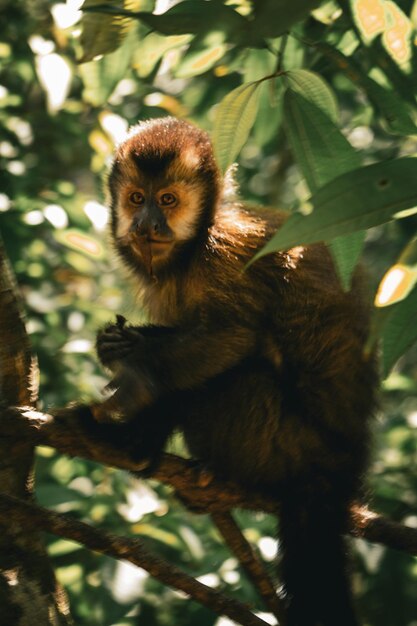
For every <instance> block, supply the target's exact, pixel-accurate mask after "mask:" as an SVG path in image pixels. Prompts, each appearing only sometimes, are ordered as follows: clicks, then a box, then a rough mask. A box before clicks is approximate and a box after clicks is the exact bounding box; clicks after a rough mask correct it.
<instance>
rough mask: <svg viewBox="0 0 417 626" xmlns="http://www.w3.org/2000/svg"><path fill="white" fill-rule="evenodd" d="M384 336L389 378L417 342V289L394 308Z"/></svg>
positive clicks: (385, 360)
mask: <svg viewBox="0 0 417 626" xmlns="http://www.w3.org/2000/svg"><path fill="white" fill-rule="evenodd" d="M392 309H393V310H392V313H391V315H389V317H388V319H387V321H386V323H385V326H384V331H383V335H382V354H383V358H382V365H383V372H384V376H387V375H388V374H389V372H390V370H391V368H392V367H393V365H394V364H395V363H396V361H397V360H398V359H399V358H400V357H401V356H402V355H403V354H404V352H405V351H406V350H407V349H408V348H409V347H410V346H411V345H412V344H413V343H414V342H415V341H416V340H417V323H416V320H417V287H414V289H413V291H412V292H411V293H410V294H409V296H408V297H407V298H406V299H405V300H402V301H401V302H399V303H398V304H396V305H394V307H392Z"/></svg>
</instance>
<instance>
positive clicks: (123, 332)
mask: <svg viewBox="0 0 417 626" xmlns="http://www.w3.org/2000/svg"><path fill="white" fill-rule="evenodd" d="M116 319H117V321H116V324H108V325H107V326H105V328H104V329H103V330H102V331H100V332H99V333H98V335H97V339H96V350H97V355H98V358H99V359H100V362H101V363H102V364H103V365H104V366H105V367H107V368H109V369H110V370H112V371H114V370H115V369H116V370H117V369H119V366H120V363H121V362H122V363H125V364H129V361H130V357H131V356H132V354H133V353H134V352H136V351H138V350H140V348H141V345H140V344H141V343H143V337H142V335H141V333H140V328H138V327H135V326H126V320H125V318H124V317H122V316H121V315H118V316H117V318H116Z"/></svg>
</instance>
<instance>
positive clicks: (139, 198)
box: [129, 191, 145, 206]
mask: <svg viewBox="0 0 417 626" xmlns="http://www.w3.org/2000/svg"><path fill="white" fill-rule="evenodd" d="M129 200H130V202H132V203H133V204H137V205H138V206H140V205H142V204H143V203H144V202H145V196H144V195H143V193H140V191H134V192H133V193H131V194H130V196H129Z"/></svg>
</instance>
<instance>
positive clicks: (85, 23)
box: [80, 0, 129, 63]
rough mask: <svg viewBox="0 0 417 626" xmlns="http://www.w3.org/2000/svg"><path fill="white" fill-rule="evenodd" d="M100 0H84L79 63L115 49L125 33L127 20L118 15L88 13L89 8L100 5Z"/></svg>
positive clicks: (101, 2)
mask: <svg viewBox="0 0 417 626" xmlns="http://www.w3.org/2000/svg"><path fill="white" fill-rule="evenodd" d="M102 5H103V1H102V0H85V2H84V5H83V7H82V8H83V10H85V9H87V11H86V12H85V13H84V14H83V16H82V19H81V27H82V31H81V37H80V43H81V46H82V49H83V55H82V58H81V59H80V63H85V62H86V61H92V60H93V59H94V58H95V57H97V56H99V55H102V54H107V53H108V52H113V51H114V50H116V49H117V48H118V47H119V46H120V44H121V42H122V41H123V39H124V37H125V36H126V34H127V28H128V24H129V21H128V20H126V19H124V18H122V17H121V16H119V15H109V14H103V13H94V12H92V13H90V12H88V10H89V9H94V8H97V7H98V6H102Z"/></svg>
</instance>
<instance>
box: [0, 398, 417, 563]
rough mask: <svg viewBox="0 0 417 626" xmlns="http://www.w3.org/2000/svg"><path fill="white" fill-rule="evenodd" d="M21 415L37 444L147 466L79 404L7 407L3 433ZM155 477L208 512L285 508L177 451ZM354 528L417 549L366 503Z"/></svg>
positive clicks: (410, 531)
mask: <svg viewBox="0 0 417 626" xmlns="http://www.w3.org/2000/svg"><path fill="white" fill-rule="evenodd" d="M15 420H20V429H19V435H20V436H21V437H22V438H23V439H29V440H30V441H31V442H32V443H33V445H40V444H43V445H49V446H52V447H54V448H56V449H57V450H59V451H60V452H62V453H64V454H69V455H70V456H81V457H84V458H87V459H90V460H93V461H97V462H98V463H102V464H104V465H111V466H113V467H117V468H120V469H125V470H129V471H131V472H140V471H141V470H143V464H141V463H137V462H135V461H133V460H132V459H129V458H128V457H127V455H126V453H125V451H123V450H117V449H116V448H114V447H113V446H112V445H111V444H110V443H104V442H102V441H99V440H97V439H94V438H92V437H91V436H90V435H89V434H88V433H87V431H86V429H85V428H83V424H82V421H81V420H79V419H78V415H77V411H76V409H75V408H68V409H62V410H59V411H54V414H45V413H40V412H38V411H34V410H33V409H30V408H26V409H24V408H9V409H5V410H4V411H3V413H2V415H1V431H2V433H3V434H7V433H10V434H12V433H15V432H16V430H15V428H16V426H15V424H16V421H15ZM13 425H14V426H13ZM152 477H153V478H155V479H156V480H159V481H161V482H163V483H166V484H168V485H171V486H172V487H173V488H174V489H175V491H176V492H177V493H178V495H179V497H180V498H181V499H182V500H183V501H184V502H187V503H189V504H190V506H191V508H196V509H199V510H200V511H204V512H206V513H225V512H228V511H230V509H233V508H245V509H249V510H252V511H265V512H269V513H276V514H277V513H278V512H279V511H278V505H277V503H276V502H274V501H272V500H270V499H268V498H265V497H263V496H261V495H259V494H256V493H250V492H248V491H246V490H243V489H241V488H240V487H239V486H238V485H236V484H235V483H232V482H226V481H224V482H220V481H218V480H216V479H213V480H211V481H210V482H209V483H208V484H206V482H204V486H202V481H201V480H200V476H199V472H198V470H196V468H195V464H194V463H193V462H191V461H187V460H186V459H182V458H180V457H176V456H173V455H171V454H164V455H163V457H162V460H161V463H160V464H159V466H158V468H157V469H155V471H154V472H153V473H152ZM193 505H194V506H193ZM351 533H352V534H353V535H354V536H355V537H361V538H363V539H367V540H368V541H372V542H377V543H382V544H384V545H386V546H387V547H390V548H394V549H396V550H402V551H403V552H407V553H409V554H412V555H416V554H417V529H415V528H410V527H407V526H404V525H403V524H400V523H397V522H392V521H390V520H387V519H385V518H384V517H383V516H381V515H378V514H377V513H373V512H371V511H369V509H368V508H367V507H364V506H360V505H355V506H354V507H352V530H351Z"/></svg>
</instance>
